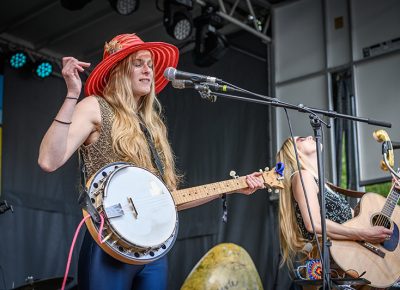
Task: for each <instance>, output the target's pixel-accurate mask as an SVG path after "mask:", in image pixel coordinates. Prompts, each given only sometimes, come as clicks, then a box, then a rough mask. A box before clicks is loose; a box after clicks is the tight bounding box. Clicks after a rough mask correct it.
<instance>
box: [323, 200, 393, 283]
mask: <svg viewBox="0 0 400 290" xmlns="http://www.w3.org/2000/svg"><path fill="white" fill-rule="evenodd" d="M385 203H386V198H385V197H383V196H380V195H378V194H375V193H367V194H365V195H364V196H363V198H362V199H361V202H360V213H359V215H358V216H356V217H355V218H353V219H351V220H349V221H347V222H345V223H344V224H343V225H346V226H348V227H352V228H362V227H364V228H366V227H371V226H372V221H373V219H374V218H375V217H376V216H377V215H379V214H381V210H382V208H383V207H384V205H385ZM389 218H390V220H391V221H392V223H391V225H390V226H388V227H390V228H391V229H393V234H392V236H391V238H390V240H387V241H385V242H384V243H381V244H369V245H372V246H373V247H375V249H376V252H374V251H372V250H370V249H367V247H365V246H363V245H362V244H360V243H358V242H355V241H342V240H332V246H331V249H330V252H331V256H332V258H333V260H334V261H335V262H336V263H337V264H338V266H339V267H340V268H341V269H342V270H343V271H347V270H350V269H353V270H356V271H357V272H358V274H360V275H361V273H363V272H364V271H365V274H364V275H363V276H362V277H363V278H365V279H367V280H369V281H371V286H373V287H377V288H386V287H389V286H391V285H393V284H394V283H395V282H396V281H397V280H398V279H399V278H400V247H399V228H398V225H399V224H400V208H399V206H395V207H394V210H393V213H392V215H391V217H389ZM378 253H380V254H378Z"/></svg>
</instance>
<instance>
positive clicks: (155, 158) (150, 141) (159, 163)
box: [140, 118, 165, 182]
mask: <svg viewBox="0 0 400 290" xmlns="http://www.w3.org/2000/svg"><path fill="white" fill-rule="evenodd" d="M140 128H141V129H142V132H143V133H144V136H145V137H146V140H147V144H149V148H150V151H151V156H152V160H153V163H154V164H155V165H156V167H157V170H158V172H159V173H160V177H161V179H162V180H163V181H164V182H165V180H164V166H163V163H162V161H161V158H160V155H158V152H157V149H156V147H155V146H154V143H153V138H152V137H151V135H150V132H149V130H147V127H146V126H145V125H144V122H143V120H142V119H141V118H140Z"/></svg>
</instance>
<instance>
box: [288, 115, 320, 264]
mask: <svg viewBox="0 0 400 290" xmlns="http://www.w3.org/2000/svg"><path fill="white" fill-rule="evenodd" d="M283 109H284V111H285V114H286V119H287V121H288V126H289V132H290V137H291V138H292V142H293V149H294V155H295V156H296V163H297V168H298V170H299V176H300V182H301V186H302V188H303V193H304V197H305V200H306V205H307V211H308V215H309V217H310V221H311V227H312V229H313V233H314V239H315V242H316V243H317V249H318V253H319V256H320V257H321V261H322V260H323V257H322V251H321V246H320V243H319V241H318V236H317V232H316V230H315V226H314V220H313V218H312V215H311V208H310V203H309V201H308V196H307V191H306V187H305V185H304V180H303V175H302V173H301V166H300V160H299V154H298V152H297V145H296V141H295V140H294V136H293V130H292V124H291V122H290V118H289V113H288V111H287V109H286V108H283Z"/></svg>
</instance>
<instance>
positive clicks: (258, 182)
mask: <svg viewBox="0 0 400 290" xmlns="http://www.w3.org/2000/svg"><path fill="white" fill-rule="evenodd" d="M246 182H247V185H248V186H249V187H248V188H246V189H244V190H242V191H241V192H242V193H244V194H246V195H250V194H252V193H254V192H255V191H256V190H259V189H262V188H265V185H264V180H263V179H262V173H261V172H253V173H252V174H249V175H246Z"/></svg>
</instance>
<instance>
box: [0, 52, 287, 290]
mask: <svg viewBox="0 0 400 290" xmlns="http://www.w3.org/2000/svg"><path fill="white" fill-rule="evenodd" d="M179 68H180V69H182V70H186V71H194V72H199V73H205V74H208V75H215V76H218V77H221V78H223V79H224V80H226V81H230V82H232V83H234V84H237V85H239V86H241V87H244V88H247V89H250V90H252V91H255V92H259V93H264V94H266V92H267V64H266V62H263V61H260V59H258V58H256V57H253V56H250V55H247V54H244V53H243V52H241V51H239V50H237V49H234V48H230V49H229V50H228V51H227V53H226V55H225V56H224V58H223V59H222V60H221V61H219V62H218V63H217V64H215V65H214V66H212V67H211V68H208V69H199V68H197V67H195V66H194V65H193V64H192V56H191V53H186V54H184V55H183V56H181V60H180V65H179ZM65 92H66V90H65V84H64V82H63V80H62V79H59V78H55V77H52V78H50V79H48V80H43V81H39V80H37V79H33V78H31V77H30V76H28V75H22V74H20V73H17V72H15V71H11V70H8V69H6V71H5V92H4V93H5V95H4V131H3V132H4V134H3V187H2V190H3V193H2V196H1V199H6V200H7V201H9V203H11V204H12V205H13V206H14V213H11V212H7V213H5V214H3V215H1V216H0V236H1V239H0V241H1V245H0V266H1V268H0V271H1V272H3V273H1V272H0V289H2V288H5V289H9V288H12V287H16V286H19V285H22V284H24V283H25V282H24V280H25V278H26V277H27V276H33V277H34V278H37V279H46V278H51V277H60V276H63V274H64V271H65V265H66V261H67V257H68V252H69V248H70V244H71V241H72V238H73V236H74V232H75V229H76V227H77V226H78V224H79V222H80V220H81V219H82V216H81V212H80V210H79V207H78V205H77V201H76V200H77V196H78V193H77V186H78V183H79V180H78V178H79V174H78V166H77V156H76V155H74V156H73V157H72V158H71V160H69V161H68V163H67V164H66V165H65V166H63V167H62V168H60V169H59V170H57V171H56V172H54V173H50V174H47V173H44V172H42V171H41V169H40V168H39V167H38V165H37V156H38V150H39V144H40V140H41V138H42V136H43V135H44V133H45V131H46V130H47V128H48V126H49V125H50V123H51V122H52V119H53V117H54V116H55V114H56V112H57V110H58V108H59V106H60V105H61V103H62V102H63V98H64V96H65ZM159 97H160V100H161V102H162V104H163V107H164V110H165V116H166V121H167V124H168V127H169V138H170V141H171V144H172V147H173V149H174V152H175V154H176V156H177V166H178V168H179V170H180V171H181V173H183V174H184V182H183V184H182V186H181V187H182V188H184V187H189V186H195V185H200V184H204V183H210V182H214V181H220V180H225V179H229V178H230V177H229V171H230V170H232V169H234V170H236V172H237V173H238V174H239V175H245V174H247V173H250V172H253V171H256V170H258V169H260V168H264V167H265V166H273V165H274V164H270V163H271V162H270V161H269V159H270V158H271V157H270V156H268V150H269V148H268V146H269V145H268V141H269V138H274V136H275V134H274V132H269V129H268V128H269V125H268V120H269V117H268V116H269V109H268V107H265V106H261V105H255V104H249V103H244V102H240V101H234V100H227V99H222V98H219V99H218V101H217V102H216V103H211V102H208V101H206V100H203V99H201V98H200V97H199V96H198V94H197V92H195V91H192V90H182V91H179V90H174V89H172V88H171V86H170V85H168V87H167V88H166V89H165V90H164V91H163V92H162V93H161V94H160V96H159ZM228 209H229V214H228V223H227V224H223V223H222V221H221V216H222V202H221V201H220V200H214V201H212V202H211V203H208V204H206V205H203V206H200V207H198V208H194V209H188V210H185V211H182V212H180V213H179V217H180V230H179V236H178V239H177V241H176V244H175V245H174V247H173V249H172V250H171V252H170V253H169V255H168V256H169V289H179V288H180V286H181V285H182V283H183V281H184V280H185V278H186V276H187V275H188V274H189V273H190V271H191V269H192V268H193V267H194V266H195V265H196V263H197V261H198V260H199V259H200V258H201V257H202V256H203V255H204V254H205V253H206V252H207V251H208V250H209V249H211V248H212V247H213V246H215V245H216V244H218V243H221V242H231V243H235V244H238V245H240V246H242V247H243V248H245V249H246V250H247V251H248V253H249V254H250V256H251V257H252V259H253V261H254V263H255V265H256V267H257V269H258V272H259V274H260V277H261V279H262V281H263V284H264V288H265V289H267V290H269V289H289V288H290V285H291V283H290V280H289V278H288V274H287V270H286V268H281V269H279V268H278V264H279V238H278V212H277V209H278V208H277V202H276V201H270V200H269V195H268V193H267V192H266V191H265V190H259V191H258V192H256V193H255V194H253V195H252V196H249V197H246V196H243V195H239V194H235V195H230V196H229V197H228ZM82 237H83V233H82V232H81V233H80V235H79V238H78V243H77V246H76V247H77V248H75V250H74V255H73V259H72V265H71V270H70V276H73V277H76V269H77V267H76V264H77V258H78V251H79V246H80V243H81V241H82ZM3 275H4V281H3V279H2V276H3Z"/></svg>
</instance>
